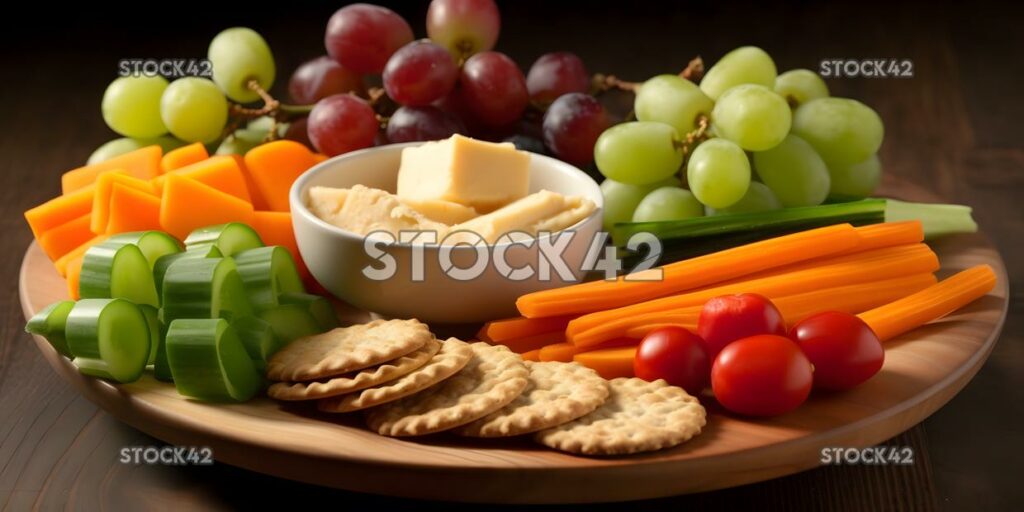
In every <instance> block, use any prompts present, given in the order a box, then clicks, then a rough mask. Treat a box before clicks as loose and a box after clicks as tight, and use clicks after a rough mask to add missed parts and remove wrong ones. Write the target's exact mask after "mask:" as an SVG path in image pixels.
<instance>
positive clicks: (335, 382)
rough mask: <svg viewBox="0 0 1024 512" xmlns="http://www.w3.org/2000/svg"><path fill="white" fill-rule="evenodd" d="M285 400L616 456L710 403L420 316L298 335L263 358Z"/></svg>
mask: <svg viewBox="0 0 1024 512" xmlns="http://www.w3.org/2000/svg"><path fill="white" fill-rule="evenodd" d="M267 378H268V379H270V380H271V381H274V383H273V384H271V386H270V388H269V389H268V391H267V393H268V394H269V395H270V396H271V397H273V398H276V399H278V400H303V401H315V402H316V406H317V408H318V409H319V410H321V411H324V412H331V413H348V412H354V411H365V418H366V423H367V425H368V426H369V427H370V428H371V429H373V430H374V431H376V432H378V433H379V434H381V435H385V436H419V435H426V434H433V433H436V432H444V431H448V432H453V433H455V434H457V435H462V436H470V437H511V436H521V435H532V436H533V439H535V440H536V441H537V442H539V443H541V444H543V445H546V446H549V447H551V448H554V449H557V450H562V451H566V452H571V453H577V454H584V455H620V454H629V453H637V452H644V451H651V450H658V449H662V448H668V447H671V446H676V445H678V444H680V443H683V442H685V441H686V440H688V439H690V438H691V437H693V436H695V435H697V434H699V433H700V430H701V427H703V426H704V423H705V411H704V408H703V407H702V406H701V405H700V403H699V402H698V401H697V399H696V398H694V397H692V396H690V395H689V394H687V393H686V391H684V390H683V389H682V388H678V387H675V386H670V385H668V384H667V383H665V381H662V380H659V381H655V382H647V381H645V380H642V379H637V378H621V379H614V380H611V381H608V380H605V379H604V378H602V377H601V376H599V375H598V374H597V373H596V372H594V371H593V370H591V369H589V368H586V367H584V366H582V365H579V364H577V363H562V362H554V361H551V362H532V361H523V359H522V358H521V357H520V356H519V355H518V354H515V353H513V352H511V351H510V350H508V349H507V348H506V347H504V346H500V345H490V344H487V343H482V342H473V343H467V342H464V341H460V340H458V339H455V338H449V339H447V340H444V341H441V340H438V339H436V338H435V337H434V335H433V334H431V332H430V329H429V328H428V327H427V326H426V325H425V324H423V323H421V322H419V321H417V320H375V321H373V322H369V323H366V324H360V325H354V326H351V327H342V328H338V329H334V330H332V331H329V332H326V333H323V334H319V335H316V336H310V337H306V338H301V339H298V340H295V341H293V342H292V343H291V344H289V345H288V346H287V347H285V348H283V349H282V350H281V351H279V352H278V353H277V354H275V355H274V356H273V357H272V358H271V360H270V361H269V363H268V364H267Z"/></svg>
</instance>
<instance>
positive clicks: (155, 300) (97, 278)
mask: <svg viewBox="0 0 1024 512" xmlns="http://www.w3.org/2000/svg"><path fill="white" fill-rule="evenodd" d="M78 293H79V295H80V296H81V297H82V298H83V299H127V300H130V301H132V302H134V303H136V304H149V305H150V306H154V307H159V306H160V296H159V295H157V293H156V284H155V283H154V282H153V271H152V269H150V266H149V261H148V260H146V256H145V255H143V254H142V250H141V249H139V247H138V246H137V245H131V244H123V243H118V242H103V243H101V244H97V245H94V246H92V247H90V248H89V250H88V251H86V252H85V257H84V258H83V260H82V274H81V276H80V277H79V283H78Z"/></svg>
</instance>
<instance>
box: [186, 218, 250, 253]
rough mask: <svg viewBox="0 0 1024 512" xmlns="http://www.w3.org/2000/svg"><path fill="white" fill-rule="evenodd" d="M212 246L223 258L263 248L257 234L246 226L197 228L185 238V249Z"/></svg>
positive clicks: (225, 225)
mask: <svg viewBox="0 0 1024 512" xmlns="http://www.w3.org/2000/svg"><path fill="white" fill-rule="evenodd" d="M209 245H213V246H216V247H217V248H218V249H220V252H221V254H223V255H224V256H228V257H230V256H234V255H235V254H238V253H240V252H242V251H245V250H248V249H255V248H257V247H263V240H262V239H260V235H259V233H257V232H256V230H255V229H253V228H252V227H251V226H249V225H248V224H243V223H241V222H228V223H227V224H218V225H216V226H207V227H205V228H199V229H197V230H195V231H193V232H191V233H189V235H188V237H186V238H185V248H186V249H193V248H199V247H203V246H209Z"/></svg>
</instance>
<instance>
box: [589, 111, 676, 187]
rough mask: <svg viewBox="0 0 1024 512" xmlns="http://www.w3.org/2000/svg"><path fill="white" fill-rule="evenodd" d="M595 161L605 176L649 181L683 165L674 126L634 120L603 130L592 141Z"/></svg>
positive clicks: (673, 172) (621, 179)
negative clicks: (594, 142)
mask: <svg viewBox="0 0 1024 512" xmlns="http://www.w3.org/2000/svg"><path fill="white" fill-rule="evenodd" d="M594 162H595V163H596V164H597V168H598V169H599V170H600V171H601V174H604V176H605V177H606V178H611V179H613V180H615V181H621V182H622V183H629V184H630V185H648V184H651V183H657V182H659V181H661V180H663V179H665V178H668V177H669V176H672V175H673V174H675V173H676V171H678V170H679V166H681V165H683V152H682V149H681V148H680V147H679V135H678V133H677V132H676V130H675V128H672V127H671V126H669V125H667V124H664V123H655V122H650V121H647V122H644V121H634V122H631V123H622V124H619V125H615V126H613V127H611V128H609V129H607V130H605V131H604V132H603V133H602V134H601V136H600V137H598V138H597V143H596V144H594Z"/></svg>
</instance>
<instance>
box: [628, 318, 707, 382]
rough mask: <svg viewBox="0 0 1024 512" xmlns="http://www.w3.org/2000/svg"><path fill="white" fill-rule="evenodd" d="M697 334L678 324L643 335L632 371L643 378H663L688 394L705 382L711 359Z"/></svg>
mask: <svg viewBox="0 0 1024 512" xmlns="http://www.w3.org/2000/svg"><path fill="white" fill-rule="evenodd" d="M702 345H703V344H702V343H701V340H700V338H698V337H697V335H696V334H693V333H692V332H690V331H688V330H686V329H683V328H682V327H675V326H670V327H662V328H660V329H655V330H653V331H651V332H649V333H648V334H647V336H644V339H643V340H642V341H641V342H640V346H639V347H637V350H636V357H634V358H633V372H634V373H635V374H636V376H637V377H640V378H641V379H644V380H658V379H665V380H666V381H667V382H668V383H669V384H672V385H673V386H679V387H681V388H683V389H685V390H686V392H687V393H690V394H691V395H696V394H698V393H700V392H701V391H702V390H703V389H704V388H705V387H707V385H708V375H709V374H710V373H711V360H710V359H708V356H707V354H706V353H704V347H703V346H702Z"/></svg>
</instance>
